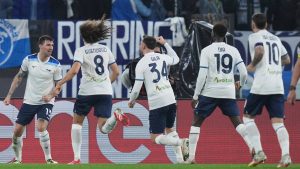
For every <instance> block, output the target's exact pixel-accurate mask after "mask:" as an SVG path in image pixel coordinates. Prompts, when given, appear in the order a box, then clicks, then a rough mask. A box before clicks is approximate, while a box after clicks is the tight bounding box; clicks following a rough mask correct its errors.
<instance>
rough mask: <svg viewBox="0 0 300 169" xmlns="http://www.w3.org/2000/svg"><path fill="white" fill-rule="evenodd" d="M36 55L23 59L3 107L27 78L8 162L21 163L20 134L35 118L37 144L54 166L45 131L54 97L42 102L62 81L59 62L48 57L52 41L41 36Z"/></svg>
mask: <svg viewBox="0 0 300 169" xmlns="http://www.w3.org/2000/svg"><path fill="white" fill-rule="evenodd" d="M38 44H39V52H38V53H36V54H32V55H29V56H27V57H25V58H24V60H23V63H22V65H21V69H20V70H19V72H18V74H17V75H16V76H15V78H14V79H13V81H12V84H11V86H10V89H9V91H8V94H7V96H6V98H5V100H4V104H6V105H9V104H10V100H11V96H12V94H13V93H14V91H15V89H16V88H17V87H18V86H19V85H20V83H21V81H22V79H23V78H24V77H26V76H27V83H26V89H25V96H24V101H23V104H22V106H21V109H20V111H19V113H18V116H17V120H16V125H15V129H14V134H13V138H12V148H13V150H14V152H15V159H13V160H12V161H11V162H10V163H15V164H19V163H21V162H22V146H23V140H22V134H23V132H24V130H25V127H26V125H27V124H29V123H30V122H31V121H32V119H33V118H34V116H35V115H37V120H38V121H37V129H38V131H39V137H40V144H41V147H42V149H43V151H44V155H45V160H46V163H47V164H56V163H57V162H56V161H54V160H53V159H52V157H51V148H50V136H49V133H48V131H47V126H48V122H49V120H50V115H51V112H52V108H53V104H54V98H52V99H51V100H48V101H47V102H46V101H44V100H43V99H42V98H43V96H45V95H48V94H50V93H51V91H52V89H54V87H55V83H56V82H57V81H58V80H60V79H61V78H62V75H61V68H60V63H59V61H57V60H56V59H54V58H53V57H52V56H51V54H52V51H53V44H54V43H53V38H52V37H50V36H48V35H43V36H41V37H40V38H39V40H38Z"/></svg>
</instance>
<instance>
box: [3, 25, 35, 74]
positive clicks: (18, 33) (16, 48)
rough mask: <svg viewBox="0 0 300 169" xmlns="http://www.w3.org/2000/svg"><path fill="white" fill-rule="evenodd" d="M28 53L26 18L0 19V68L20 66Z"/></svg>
mask: <svg viewBox="0 0 300 169" xmlns="http://www.w3.org/2000/svg"><path fill="white" fill-rule="evenodd" d="M29 54H30V42H29V31H28V20H20V19H0V69H3V68H10V67H18V66H20V65H21V63H22V60H23V58H24V57H25V56H27V55H29Z"/></svg>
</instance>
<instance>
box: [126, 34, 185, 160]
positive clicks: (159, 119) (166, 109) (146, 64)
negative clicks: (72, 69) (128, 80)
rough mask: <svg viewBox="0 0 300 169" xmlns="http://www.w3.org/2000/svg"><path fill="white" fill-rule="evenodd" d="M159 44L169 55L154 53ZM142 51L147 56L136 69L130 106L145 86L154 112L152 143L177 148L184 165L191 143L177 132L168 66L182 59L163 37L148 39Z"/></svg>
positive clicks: (178, 155) (142, 46)
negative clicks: (187, 144) (187, 147)
mask: <svg viewBox="0 0 300 169" xmlns="http://www.w3.org/2000/svg"><path fill="white" fill-rule="evenodd" d="M156 43H160V44H162V45H164V47H165V48H166V49H167V51H168V55H165V54H160V53H154V48H155V46H156ZM140 52H141V53H142V55H143V57H142V58H141V60H140V61H139V62H138V64H137V66H136V69H135V82H134V86H133V89H132V91H131V96H130V100H129V102H128V106H129V107H130V108H133V107H134V104H135V101H136V99H137V97H138V96H139V92H140V90H141V87H142V85H143V83H144V84H145V87H146V92H147V97H148V104H149V109H150V113H149V121H150V128H149V130H150V135H151V140H152V141H153V142H154V143H156V144H162V145H171V146H174V150H175V154H176V159H177V162H178V163H182V162H183V155H182V150H181V146H183V147H186V142H187V141H186V140H184V139H180V138H179V137H178V133H177V132H176V131H175V130H174V129H173V126H174V121H175V118H176V101H175V96H174V92H173V89H172V87H171V84H170V82H169V80H168V66H169V65H175V64H177V63H178V62H179V58H178V56H177V54H176V53H175V51H174V50H173V49H172V48H171V46H170V45H169V44H167V43H166V41H165V40H164V38H163V37H162V36H160V37H157V38H154V37H150V36H144V38H143V40H142V42H141V45H140ZM165 132H166V133H167V134H166V135H165V134H164V133H165Z"/></svg>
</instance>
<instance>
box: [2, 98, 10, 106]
mask: <svg viewBox="0 0 300 169" xmlns="http://www.w3.org/2000/svg"><path fill="white" fill-rule="evenodd" d="M3 102H4V104H5V105H9V104H10V96H6V97H5V99H4V100H3Z"/></svg>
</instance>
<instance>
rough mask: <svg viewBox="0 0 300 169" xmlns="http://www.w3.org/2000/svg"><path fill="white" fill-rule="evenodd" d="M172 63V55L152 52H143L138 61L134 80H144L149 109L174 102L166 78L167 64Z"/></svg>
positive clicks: (172, 93) (171, 90)
mask: <svg viewBox="0 0 300 169" xmlns="http://www.w3.org/2000/svg"><path fill="white" fill-rule="evenodd" d="M173 64H175V63H174V59H173V58H172V57H170V56H168V55H165V54H159V53H154V52H150V53H147V54H145V55H144V56H143V57H142V58H141V60H140V61H139V62H138V64H137V66H136V69H135V80H139V81H143V82H144V84H145V88H146V91H147V96H148V103H149V109H150V110H153V109H157V108H160V107H164V106H167V105H170V104H173V103H175V102H176V101H175V96H174V92H173V89H172V87H171V84H170V82H169V80H168V66H169V65H173Z"/></svg>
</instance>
